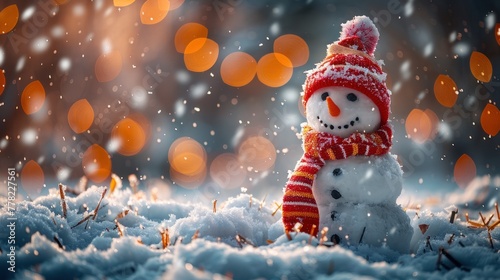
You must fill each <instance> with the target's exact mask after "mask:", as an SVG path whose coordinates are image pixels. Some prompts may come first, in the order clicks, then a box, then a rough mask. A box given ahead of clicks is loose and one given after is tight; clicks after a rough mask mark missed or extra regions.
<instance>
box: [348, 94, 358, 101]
mask: <svg viewBox="0 0 500 280" xmlns="http://www.w3.org/2000/svg"><path fill="white" fill-rule="evenodd" d="M347 100H349V101H351V102H354V101H356V100H358V97H357V96H356V94H354V93H352V92H351V93H349V94H348V95H347Z"/></svg>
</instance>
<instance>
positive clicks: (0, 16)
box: [0, 4, 19, 34]
mask: <svg viewBox="0 0 500 280" xmlns="http://www.w3.org/2000/svg"><path fill="white" fill-rule="evenodd" d="M18 20H19V10H18V9H17V5H16V4H13V5H10V6H7V7H5V8H4V9H3V10H2V11H0V34H5V33H7V32H10V31H11V30H12V29H14V27H16V24H17V21H18Z"/></svg>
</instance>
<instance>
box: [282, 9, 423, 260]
mask: <svg viewBox="0 0 500 280" xmlns="http://www.w3.org/2000/svg"><path fill="white" fill-rule="evenodd" d="M378 38H379V33H378V30H377V28H376V27H375V25H374V24H373V22H372V21H371V20H370V19H369V18H368V17H366V16H358V17H354V18H353V19H352V20H350V21H348V22H347V23H345V24H343V25H342V32H341V33H340V38H339V40H338V41H337V42H334V43H333V44H331V45H328V48H327V56H326V58H325V59H324V60H323V61H322V62H321V63H319V64H317V65H316V68H314V69H312V70H310V71H308V72H306V73H307V78H306V82H305V84H304V86H303V89H304V94H303V105H304V107H305V109H306V110H305V111H306V118H307V123H305V124H303V125H302V140H303V149H304V155H303V156H302V158H301V159H300V160H299V161H298V163H297V165H296V167H295V169H294V171H293V172H292V173H291V174H290V176H289V179H288V182H287V185H286V188H285V194H284V197H283V224H284V226H285V230H287V231H292V230H293V229H294V227H295V226H296V225H297V223H299V224H300V225H301V227H299V228H300V231H302V232H306V233H310V234H312V235H314V236H316V235H317V233H318V229H323V228H325V227H326V228H328V233H327V237H328V238H329V240H330V241H332V242H333V243H334V244H345V245H356V244H360V243H362V244H369V245H372V246H377V247H384V246H386V247H389V248H391V249H393V250H396V251H399V252H402V253H405V252H408V250H409V243H410V239H411V236H412V234H413V229H412V227H411V226H410V219H409V217H408V216H407V215H406V213H405V212H404V211H403V210H402V209H401V207H400V206H398V205H397V204H396V199H397V197H398V196H399V195H400V194H401V189H402V170H401V167H400V165H399V164H398V162H397V161H396V159H395V157H394V156H393V155H391V154H390V153H389V149H390V147H391V144H392V142H391V141H392V127H391V126H390V124H389V123H388V118H389V113H390V94H391V92H390V91H389V90H388V89H387V86H386V83H385V81H386V74H385V73H384V72H383V71H382V68H381V65H382V63H381V62H377V61H376V60H375V58H374V56H373V54H374V51H375V48H376V45H377V42H378Z"/></svg>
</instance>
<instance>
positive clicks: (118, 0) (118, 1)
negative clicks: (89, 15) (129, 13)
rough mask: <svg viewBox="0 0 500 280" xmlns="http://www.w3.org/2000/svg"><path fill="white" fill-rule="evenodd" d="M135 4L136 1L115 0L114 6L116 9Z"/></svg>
mask: <svg viewBox="0 0 500 280" xmlns="http://www.w3.org/2000/svg"><path fill="white" fill-rule="evenodd" d="M134 2H135V0H113V5H115V7H126V6H128V5H130V4H132V3H134Z"/></svg>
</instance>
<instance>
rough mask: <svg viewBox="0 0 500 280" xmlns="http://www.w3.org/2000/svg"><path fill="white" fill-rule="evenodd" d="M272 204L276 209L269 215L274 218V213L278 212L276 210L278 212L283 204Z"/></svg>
mask: <svg viewBox="0 0 500 280" xmlns="http://www.w3.org/2000/svg"><path fill="white" fill-rule="evenodd" d="M274 204H275V205H276V207H277V208H276V210H274V211H273V213H272V214H271V216H273V217H274V215H276V213H277V212H278V210H280V209H281V207H282V206H283V203H280V204H278V203H276V202H275V203H274Z"/></svg>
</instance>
